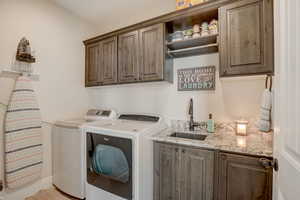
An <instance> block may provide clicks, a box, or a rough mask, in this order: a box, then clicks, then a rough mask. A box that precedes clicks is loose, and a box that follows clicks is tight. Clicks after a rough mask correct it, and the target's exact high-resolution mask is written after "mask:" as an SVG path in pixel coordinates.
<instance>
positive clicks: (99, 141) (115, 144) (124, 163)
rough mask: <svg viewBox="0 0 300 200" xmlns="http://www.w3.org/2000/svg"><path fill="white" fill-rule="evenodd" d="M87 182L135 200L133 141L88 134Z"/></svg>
mask: <svg viewBox="0 0 300 200" xmlns="http://www.w3.org/2000/svg"><path fill="white" fill-rule="evenodd" d="M86 141H87V182H88V183H89V184H91V185H93V186H95V187H98V188H100V189H102V190H105V191H107V192H110V193H112V194H115V195H118V196H120V197H123V198H125V199H132V141H131V139H126V138H118V137H112V136H106V135H102V134H96V133H87V140H86Z"/></svg>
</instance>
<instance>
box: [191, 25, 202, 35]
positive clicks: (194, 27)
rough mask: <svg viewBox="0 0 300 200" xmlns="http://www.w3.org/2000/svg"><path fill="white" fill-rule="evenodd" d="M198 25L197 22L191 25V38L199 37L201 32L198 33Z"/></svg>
mask: <svg viewBox="0 0 300 200" xmlns="http://www.w3.org/2000/svg"><path fill="white" fill-rule="evenodd" d="M200 29H201V28H200V25H199V24H195V25H194V26H193V32H194V33H193V38H197V37H200V36H201V34H200Z"/></svg>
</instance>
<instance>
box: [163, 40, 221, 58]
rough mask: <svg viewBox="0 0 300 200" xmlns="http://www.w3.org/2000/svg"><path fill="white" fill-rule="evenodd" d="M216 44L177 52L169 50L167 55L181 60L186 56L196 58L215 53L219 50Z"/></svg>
mask: <svg viewBox="0 0 300 200" xmlns="http://www.w3.org/2000/svg"><path fill="white" fill-rule="evenodd" d="M218 47H219V45H218V43H213V44H207V45H202V46H197V47H190V48H184V49H177V50H169V51H168V54H169V55H170V56H172V57H174V58H182V57H188V56H196V55H201V54H209V53H216V52H218V50H219V48H218Z"/></svg>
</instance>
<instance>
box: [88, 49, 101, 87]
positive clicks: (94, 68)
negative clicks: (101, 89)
mask: <svg viewBox="0 0 300 200" xmlns="http://www.w3.org/2000/svg"><path fill="white" fill-rule="evenodd" d="M99 49H100V45H99V43H95V44H90V45H87V46H86V67H85V85H86V86H93V85H97V84H98V82H99V81H100V77H99V68H100V61H99V58H100V57H99Z"/></svg>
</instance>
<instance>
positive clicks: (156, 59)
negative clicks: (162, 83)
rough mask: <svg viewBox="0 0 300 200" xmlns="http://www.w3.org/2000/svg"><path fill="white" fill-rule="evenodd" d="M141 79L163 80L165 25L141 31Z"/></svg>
mask: <svg viewBox="0 0 300 200" xmlns="http://www.w3.org/2000/svg"><path fill="white" fill-rule="evenodd" d="M139 34H140V79H141V80H143V81H154V80H163V73H164V70H163V68H164V46H165V45H164V25H163V24H158V25H154V26H150V27H147V28H144V29H141V30H140V33H139Z"/></svg>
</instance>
